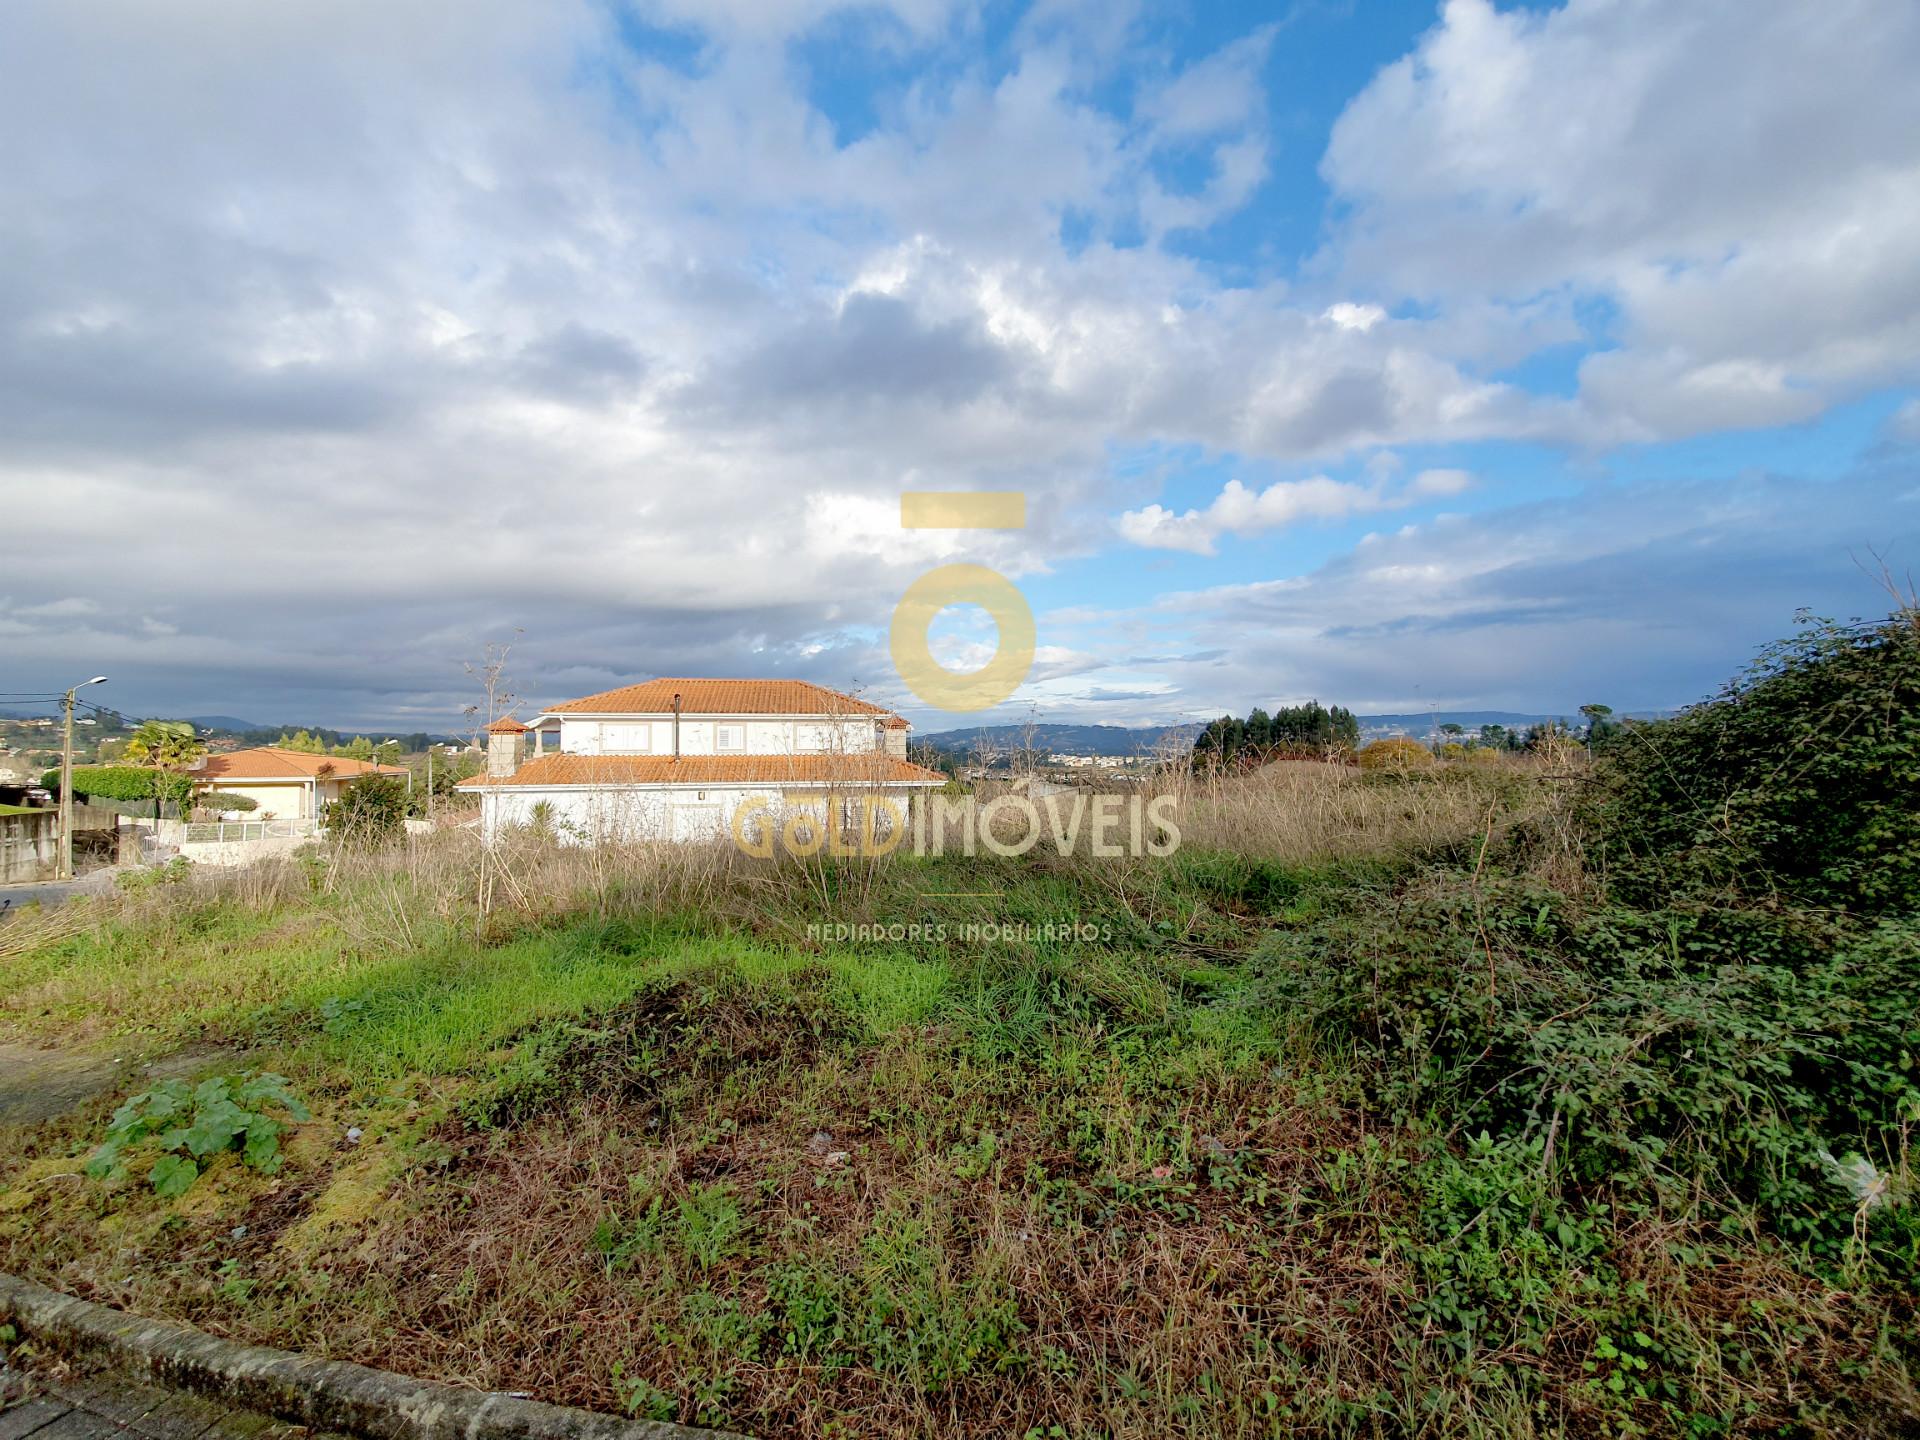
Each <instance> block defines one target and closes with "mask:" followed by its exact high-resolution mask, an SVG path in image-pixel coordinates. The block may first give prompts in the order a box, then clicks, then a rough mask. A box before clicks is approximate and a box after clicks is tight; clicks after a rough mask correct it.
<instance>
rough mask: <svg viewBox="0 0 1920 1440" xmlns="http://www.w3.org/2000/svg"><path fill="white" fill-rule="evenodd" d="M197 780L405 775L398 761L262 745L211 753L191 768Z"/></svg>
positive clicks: (347, 778)
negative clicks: (383, 762)
mask: <svg viewBox="0 0 1920 1440" xmlns="http://www.w3.org/2000/svg"><path fill="white" fill-rule="evenodd" d="M188 773H189V774H190V775H191V776H192V777H193V778H194V779H195V780H225V781H229V782H232V781H238V780H312V779H316V778H320V779H330V780H357V779H359V778H360V777H361V776H363V775H405V774H406V773H407V772H406V771H405V770H403V769H401V768H400V767H399V766H398V765H375V764H373V763H372V762H371V761H367V760H348V759H346V758H345V757H343V756H339V755H309V754H307V753H306V752H305V751H302V750H281V749H278V748H276V747H275V746H272V745H262V746H259V747H258V748H256V749H253V750H233V751H230V752H228V753H227V754H225V755H209V756H207V758H206V762H205V763H204V764H203V765H201V766H200V768H199V769H197V770H192V771H189V772H188Z"/></svg>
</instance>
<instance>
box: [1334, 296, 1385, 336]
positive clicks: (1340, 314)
mask: <svg viewBox="0 0 1920 1440" xmlns="http://www.w3.org/2000/svg"><path fill="white" fill-rule="evenodd" d="M1322 318H1324V319H1327V320H1330V321H1332V322H1333V323H1334V324H1335V325H1338V326H1339V327H1340V328H1341V329H1342V330H1358V331H1359V332H1360V333H1361V334H1362V335H1364V334H1366V333H1367V331H1369V330H1371V329H1373V327H1374V326H1376V325H1378V324H1379V323H1380V322H1381V321H1382V320H1384V319H1386V318H1387V312H1386V311H1385V310H1382V309H1381V308H1380V307H1379V306H1378V305H1356V304H1354V303H1353V302H1352V301H1351V300H1342V301H1340V302H1338V303H1337V304H1333V305H1329V306H1328V307H1327V308H1326V310H1325V312H1324V313H1323V317H1322Z"/></svg>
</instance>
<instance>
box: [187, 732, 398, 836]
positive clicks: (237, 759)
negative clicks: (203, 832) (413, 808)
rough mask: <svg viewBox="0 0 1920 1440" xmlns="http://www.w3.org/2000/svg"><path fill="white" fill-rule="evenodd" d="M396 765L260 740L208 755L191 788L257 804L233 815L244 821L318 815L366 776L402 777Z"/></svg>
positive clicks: (199, 793)
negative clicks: (248, 747)
mask: <svg viewBox="0 0 1920 1440" xmlns="http://www.w3.org/2000/svg"><path fill="white" fill-rule="evenodd" d="M407 773H408V772H407V771H406V770H404V769H402V768H401V767H400V766H398V765H375V764H373V763H372V762H371V761H368V760H348V759H345V758H343V757H341V756H338V755H309V754H307V753H306V752H305V751H302V750H281V749H279V748H277V747H275V746H272V745H262V746H260V747H258V748H257V749H253V750H235V751H232V752H230V753H228V754H225V755H209V756H207V757H206V759H205V760H204V761H202V762H201V764H200V765H199V766H198V767H196V768H195V769H194V770H193V771H192V772H191V774H192V776H193V788H194V793H195V794H197V795H204V794H206V793H207V792H208V791H211V790H217V791H219V792H220V793H221V794H222V795H245V796H246V797H248V798H249V799H250V800H252V801H253V802H254V804H255V805H256V806H258V807H259V808H257V809H255V810H251V811H247V812H246V813H244V814H239V813H238V812H236V818H239V819H246V820H318V819H320V818H321V816H322V815H324V814H325V813H326V808H327V806H329V805H331V804H332V803H333V802H334V801H336V800H338V799H339V798H340V794H341V792H342V790H344V789H345V787H347V786H348V785H351V784H353V783H354V782H355V781H356V780H364V779H366V778H367V777H368V776H370V775H391V776H394V777H395V778H403V777H405V776H406V775H407Z"/></svg>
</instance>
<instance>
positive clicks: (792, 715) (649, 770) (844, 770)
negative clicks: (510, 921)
mask: <svg viewBox="0 0 1920 1440" xmlns="http://www.w3.org/2000/svg"><path fill="white" fill-rule="evenodd" d="M908 729H909V727H908V724H907V722H906V721H905V720H904V719H902V718H901V717H900V716H898V715H896V714H894V713H893V712H892V711H890V710H884V709H882V708H880V707H879V706H877V705H869V704H868V703H867V702H866V701H864V700H857V699H855V698H854V697H853V696H851V695H843V694H841V693H840V692H839V691H836V690H828V689H825V688H823V687H822V686H819V685H810V684H808V683H806V682H805V681H802V680H708V679H678V680H648V681H644V682H642V683H641V684H638V685H625V686H622V687H620V688H619V689H617V690H608V691H605V692H603V693H601V694H599V695H588V696H586V697H585V698H583V699H580V700H569V701H567V702H566V703H565V704H562V705H555V706H554V707H553V708H552V709H550V710H547V711H544V712H543V713H541V714H539V715H537V716H535V717H534V719H533V722H532V724H531V725H526V724H522V723H521V722H520V721H518V720H512V719H508V720H499V721H496V722H494V724H492V725H490V726H489V727H488V731H487V770H486V773H485V774H484V775H476V776H474V777H473V778H472V779H471V780H466V781H463V782H462V783H461V786H460V788H461V789H462V790H468V791H474V792H477V793H478V794H479V796H480V806H481V810H480V814H481V824H482V827H483V830H484V832H485V834H486V836H487V837H488V838H489V839H492V838H493V837H494V836H496V835H497V834H499V833H500V831H501V830H502V829H503V828H506V827H509V826H515V825H529V824H533V823H535V821H536V820H538V821H540V822H542V823H545V824H547V825H550V826H551V827H552V828H553V831H554V833H555V834H556V836H557V837H558V838H560V839H562V840H567V841H573V842H577V843H591V842H593V841H596V840H608V839H621V840H709V839H719V838H723V837H725V836H726V835H728V834H729V833H731V832H732V830H733V827H734V822H735V817H736V815H737V814H739V813H740V811H741V807H742V806H743V805H748V804H749V802H760V803H761V805H764V809H761V808H760V805H756V806H754V807H752V809H753V811H754V813H758V814H762V815H766V816H771V817H773V818H775V819H777V818H778V817H780V816H782V815H786V814H790V813H791V812H792V811H793V810H794V809H795V808H805V809H806V810H808V811H810V812H812V813H815V814H819V815H825V814H826V812H827V808H828V807H829V806H830V805H832V804H835V803H839V804H847V803H849V802H851V801H852V800H853V799H854V798H855V797H866V796H872V797H881V798H885V799H887V800H889V801H891V802H893V803H894V804H895V805H896V806H897V807H899V809H900V810H901V811H903V812H904V810H905V808H906V807H907V806H908V805H909V804H910V803H911V799H912V797H913V796H915V795H916V794H924V793H925V792H926V791H928V790H931V789H935V788H937V787H939V786H940V785H941V784H943V783H944V780H945V777H943V776H941V775H939V774H938V773H936V772H934V771H932V770H928V769H925V768H924V767H922V766H919V765H915V764H913V763H911V762H910V761H909V760H908V759H907V731H908ZM529 735H532V736H533V737H534V741H533V747H532V753H531V754H529V753H528V744H527V737H528V736H529ZM535 807H541V808H540V809H539V810H537V811H536V808H535Z"/></svg>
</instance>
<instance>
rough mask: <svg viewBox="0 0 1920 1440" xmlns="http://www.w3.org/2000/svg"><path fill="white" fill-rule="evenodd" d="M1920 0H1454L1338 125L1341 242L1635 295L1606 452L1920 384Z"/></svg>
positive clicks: (1589, 387) (1414, 270)
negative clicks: (1529, 0) (1762, 1)
mask: <svg viewBox="0 0 1920 1440" xmlns="http://www.w3.org/2000/svg"><path fill="white" fill-rule="evenodd" d="M1916 66H1920V8H1917V7H1914V6H1912V5H1904V4H1887V3H1879V0H1835V3H1832V4H1826V5H1820V6H1800V5H1751V4H1744V3H1738V0H1713V3H1695V4H1689V5H1686V6H1672V5H1667V4H1664V3H1659V0H1573V3H1570V4H1567V5H1565V6H1563V7H1561V8H1558V9H1554V10H1550V11H1536V10H1531V9H1525V8H1516V9H1511V10H1504V11H1497V10H1495V9H1494V7H1493V5H1492V4H1491V3H1489V0H1449V3H1448V4H1447V5H1446V7H1445V10H1444V12H1443V15H1442V19H1441V23H1440V24H1439V25H1438V26H1437V27H1436V28H1435V29H1434V30H1433V31H1431V32H1430V33H1429V34H1428V35H1427V36H1426V37H1425V38H1424V39H1423V40H1422V41H1421V43H1420V45H1419V47H1418V48H1417V50H1416V51H1415V53H1414V54H1412V55H1410V56H1408V57H1406V58H1405V59H1402V60H1400V61H1397V62H1395V63H1394V64H1392V65H1390V66H1388V67H1387V68H1386V69H1384V70H1383V71H1381V72H1380V74H1379V75H1378V76H1376V77H1375V79H1374V80H1373V82H1372V83H1371V84H1370V85H1369V86H1368V87H1367V88H1366V90H1365V91H1364V92H1363V93H1362V94H1361V95H1360V96H1358V97H1357V98H1356V99H1355V100H1354V101H1353V102H1352V103H1351V104H1350V105H1349V106H1348V108H1347V110H1346V112H1345V114H1344V115H1342V117H1341V118H1340V121H1339V122H1338V124H1337V125H1336V126H1335V127H1334V132H1333V136H1332V140H1331V143H1330V144H1329V146H1328V149H1327V154H1326V158H1325V161H1324V164H1323V170H1324V173H1325V175H1326V177H1327V179H1328V181H1329V182H1330V183H1331V184H1332V185H1333V186H1334V187H1335V189H1336V191H1338V192H1339V193H1340V195H1341V196H1342V198H1343V199H1344V200H1345V201H1346V202H1347V203H1348V205H1349V206H1350V207H1351V208H1352V218H1351V220H1350V221H1349V222H1348V223H1347V224H1346V225H1344V226H1343V227H1342V228H1341V229H1340V230H1339V231H1338V233H1337V238H1336V241H1335V245H1334V248H1333V250H1332V251H1331V253H1330V257H1329V258H1330V259H1331V261H1332V262H1333V263H1334V264H1335V265H1337V267H1338V268H1339V269H1340V271H1341V272H1342V273H1344V274H1347V275H1349V276H1351V277H1353V278H1355V279H1357V280H1359V281H1361V282H1363V283H1365V284H1367V285H1368V286H1370V287H1372V288H1375V289H1379V288H1387V289H1390V290H1391V291H1393V292H1394V293H1398V294H1404V295H1409V296H1413V297H1417V298H1420V299H1422V300H1425V301H1427V302H1429V303H1434V302H1437V303H1439V304H1440V305H1441V306H1442V307H1445V306H1448V305H1452V304H1456V303H1468V304H1479V303H1484V302H1485V301H1486V300H1487V299H1490V298H1491V299H1497V300H1504V301H1507V302H1516V303H1517V302H1532V301H1534V300H1535V299H1537V297H1539V296H1541V295H1542V294H1549V293H1553V292H1562V293H1570V294H1578V295H1588V296H1597V297H1600V298H1602V299H1604V300H1606V301H1608V302H1611V304H1612V305H1613V306H1615V307H1617V311H1618V322H1617V325H1615V326H1614V327H1613V329H1614V330H1615V331H1616V332H1617V333H1616V336H1615V337H1614V338H1616V339H1617V342H1618V344H1619V345H1620V348H1619V349H1616V350H1613V351H1611V352H1609V353H1607V354H1602V355H1596V356H1594V357H1593V358H1592V359H1591V360H1590V361H1589V362H1588V369H1587V371H1586V372H1585V373H1583V377H1582V379H1583V384H1582V391H1581V398H1582V402H1583V405H1584V407H1585V409H1586V411H1587V416H1586V418H1585V419H1584V420H1583V421H1581V422H1580V423H1579V424H1578V425H1576V426H1573V427H1572V428H1571V429H1570V431H1569V433H1571V434H1576V435H1583V436H1584V438H1586V439H1587V440H1589V441H1591V442H1595V443H1611V442H1614V441H1619V440H1651V439H1660V438H1666V437H1672V436H1680V435H1688V434H1694V433H1699V432H1701V431H1705V430H1712V429H1718V428H1722V427H1726V426H1746V425H1768V424H1780V423H1788V422H1791V421H1794V420H1798V419H1802V418H1805V417H1806V416H1808V415H1811V414H1816V413H1818V412H1819V411H1820V410H1822V409H1824V408H1825V407H1826V406H1827V405H1829V404H1831V403H1833V402H1834V401H1836V400H1838V399H1843V398H1846V397H1848V396H1851V395H1854V394H1857V393H1860V392H1861V391H1862V390H1863V389H1865V388H1869V387H1871V386H1875V385H1882V384H1887V383H1903V382H1911V381H1912V380H1913V379H1914V378H1915V377H1916V375H1920V87H1917V86H1915V85H1914V84H1913V83H1912V77H1913V74H1914V72H1915V68H1916Z"/></svg>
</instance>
